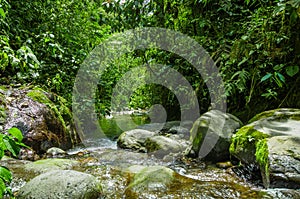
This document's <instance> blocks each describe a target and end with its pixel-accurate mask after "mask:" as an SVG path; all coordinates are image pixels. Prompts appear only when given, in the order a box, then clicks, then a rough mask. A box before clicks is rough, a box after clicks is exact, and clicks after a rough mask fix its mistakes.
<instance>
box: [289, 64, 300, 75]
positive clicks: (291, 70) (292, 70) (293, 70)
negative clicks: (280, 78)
mask: <svg viewBox="0 0 300 199" xmlns="http://www.w3.org/2000/svg"><path fill="white" fill-rule="evenodd" d="M298 72H299V66H288V67H287V68H286V74H287V75H288V76H290V77H293V76H294V75H296V74H297V73H298Z"/></svg>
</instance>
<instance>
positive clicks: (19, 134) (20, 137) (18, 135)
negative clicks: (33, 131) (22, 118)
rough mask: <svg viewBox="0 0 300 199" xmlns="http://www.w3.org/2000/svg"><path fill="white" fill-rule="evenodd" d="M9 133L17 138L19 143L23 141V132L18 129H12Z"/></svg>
mask: <svg viewBox="0 0 300 199" xmlns="http://www.w3.org/2000/svg"><path fill="white" fill-rule="evenodd" d="M8 133H9V134H11V135H12V136H14V137H15V138H17V139H18V141H19V142H21V141H22V140H23V135H22V132H21V131H20V130H19V129H18V128H16V127H13V128H10V129H9V130H8Z"/></svg>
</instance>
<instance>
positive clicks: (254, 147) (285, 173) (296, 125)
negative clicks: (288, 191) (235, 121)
mask: <svg viewBox="0 0 300 199" xmlns="http://www.w3.org/2000/svg"><path fill="white" fill-rule="evenodd" d="M250 121H251V122H252V123H250V124H248V125H246V126H244V127H242V128H241V129H240V130H239V131H238V132H237V133H236V135H235V136H233V138H232V144H231V146H230V153H231V155H233V156H235V157H237V158H238V159H239V160H241V161H242V162H243V163H244V164H254V165H256V166H257V167H259V168H260V171H261V177H262V181H263V184H264V186H265V187H269V186H270V187H284V188H300V133H299V132H300V110H299V109H276V110H271V111H266V112H263V113H261V114H259V115H257V116H255V117H254V118H253V119H251V120H250Z"/></svg>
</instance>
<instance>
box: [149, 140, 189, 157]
mask: <svg viewBox="0 0 300 199" xmlns="http://www.w3.org/2000/svg"><path fill="white" fill-rule="evenodd" d="M145 147H146V149H147V152H148V153H149V152H155V153H154V154H155V155H156V156H159V157H164V156H165V155H167V154H169V153H179V152H182V151H184V149H185V148H186V147H187V142H183V141H180V139H171V138H170V137H165V136H161V135H160V136H153V137H150V138H147V140H146V141H145Z"/></svg>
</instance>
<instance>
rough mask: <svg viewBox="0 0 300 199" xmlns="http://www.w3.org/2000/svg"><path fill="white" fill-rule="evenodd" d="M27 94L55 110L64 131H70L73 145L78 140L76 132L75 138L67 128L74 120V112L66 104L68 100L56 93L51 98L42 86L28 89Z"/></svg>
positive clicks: (69, 134)
mask: <svg viewBox="0 0 300 199" xmlns="http://www.w3.org/2000/svg"><path fill="white" fill-rule="evenodd" d="M27 96H28V97H30V98H31V99H33V100H34V101H37V102H40V103H42V104H45V105H46V106H47V107H48V108H50V109H51V110H52V111H53V112H54V114H55V116H56V117H57V118H58V120H59V121H60V122H61V124H62V126H63V131H64V132H65V133H68V136H69V138H70V139H71V142H72V145H73V144H74V143H75V142H76V139H77V136H76V134H75V135H73V136H75V138H74V139H73V136H72V135H71V134H72V132H71V131H70V130H69V129H68V128H67V126H68V125H69V124H70V122H71V121H72V113H71V111H70V109H69V108H68V107H67V106H66V105H65V103H66V102H67V101H66V100H65V99H64V98H62V97H60V96H57V95H54V94H53V96H51V99H52V98H53V99H52V100H50V99H49V98H48V97H47V95H46V92H45V91H44V90H42V89H41V88H34V90H30V91H28V92H27Z"/></svg>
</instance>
